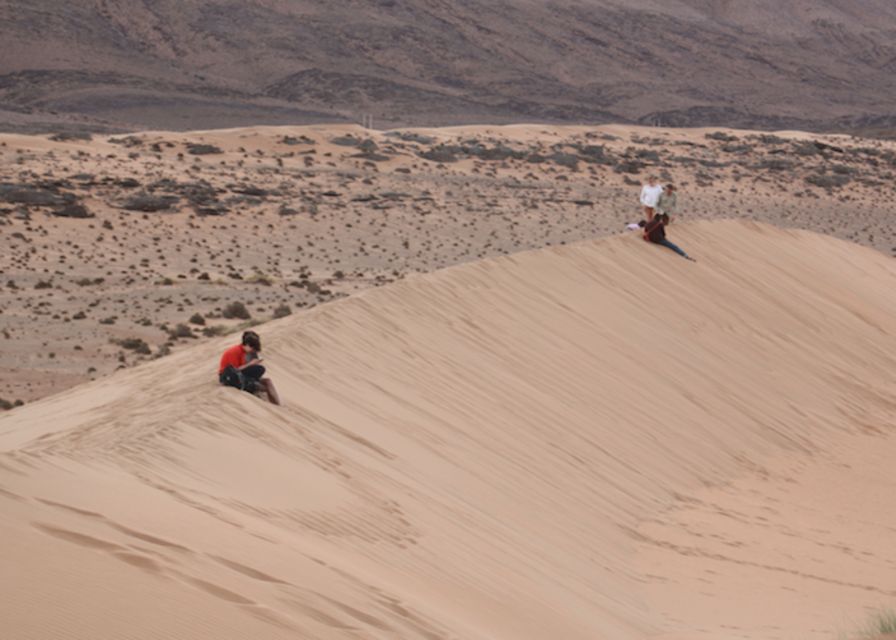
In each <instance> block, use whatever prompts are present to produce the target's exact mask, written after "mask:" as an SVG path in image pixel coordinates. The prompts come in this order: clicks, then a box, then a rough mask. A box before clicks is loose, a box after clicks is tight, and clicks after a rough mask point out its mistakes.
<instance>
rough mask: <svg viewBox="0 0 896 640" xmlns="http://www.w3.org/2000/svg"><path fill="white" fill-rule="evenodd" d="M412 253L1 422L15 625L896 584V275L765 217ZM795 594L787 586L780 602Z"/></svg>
mask: <svg viewBox="0 0 896 640" xmlns="http://www.w3.org/2000/svg"><path fill="white" fill-rule="evenodd" d="M672 235H673V239H674V240H676V241H678V242H680V244H682V245H683V246H684V247H685V248H687V249H689V250H691V251H692V252H693V253H694V254H696V255H698V256H699V258H700V262H698V263H696V264H692V263H689V262H686V261H684V260H681V259H679V258H677V257H676V256H675V255H673V254H672V253H671V252H667V251H665V250H663V249H660V248H657V247H653V246H649V245H646V244H645V243H643V242H641V241H640V240H639V239H638V238H637V237H635V236H631V235H630V236H622V237H614V238H610V239H606V240H600V241H592V242H584V243H579V244H576V245H572V246H567V247H558V248H550V249H545V250H542V251H538V252H531V253H523V254H517V255H513V256H509V257H504V258H497V259H491V260H486V261H480V262H476V263H471V264H467V265H462V266H459V267H454V268H451V269H447V270H443V271H439V272H436V273H433V274H428V275H421V276H412V277H410V278H408V279H406V280H405V281H403V282H400V283H396V284H393V285H390V286H389V287H385V288H381V289H375V290H368V291H365V292H362V293H360V294H358V295H356V296H353V297H350V298H347V299H345V300H341V301H338V302H335V303H332V304H329V305H324V306H322V307H318V308H315V309H312V310H310V311H308V312H305V313H302V314H300V315H296V316H293V317H290V318H286V319H283V320H280V321H277V322H275V323H272V324H270V325H266V326H265V327H263V335H264V338H265V341H266V351H267V357H268V364H269V366H270V369H271V371H272V372H273V375H274V376H275V378H276V380H277V382H278V385H279V387H280V388H281V390H282V394H283V395H284V397H286V398H287V405H286V406H285V407H283V408H275V407H272V406H270V405H267V404H265V403H262V402H260V401H258V400H256V399H254V398H252V397H249V396H248V395H246V394H241V393H239V392H235V391H232V390H225V389H222V388H219V387H217V386H216V385H215V384H214V379H213V370H214V365H215V361H216V359H217V356H218V353H219V351H220V350H221V349H222V348H223V347H225V346H226V345H227V344H228V343H229V341H230V340H232V338H231V339H230V340H228V339H223V340H218V341H212V342H210V343H206V344H203V345H200V346H198V347H196V348H193V349H189V350H186V351H183V352H180V353H177V354H175V355H172V356H170V357H168V358H166V359H164V360H159V361H156V362H153V363H150V364H147V365H145V366H141V367H138V368H136V369H132V370H126V371H121V372H119V373H117V374H115V375H113V376H112V377H110V378H108V379H104V380H100V381H96V382H93V383H90V384H87V385H85V386H82V387H79V388H76V389H73V390H71V391H68V392H66V393H64V394H62V395H58V396H54V397H52V398H48V399H45V400H43V401H40V402H37V403H34V404H31V405H27V406H25V407H23V408H20V409H17V410H15V411H12V412H10V413H8V414H5V415H3V416H0V450H2V451H3V452H4V453H3V454H2V456H0V488H2V489H0V501H2V508H3V510H4V514H5V515H4V518H3V519H0V538H2V540H3V544H2V545H0V566H2V567H3V571H4V579H3V580H2V581H0V585H2V587H0V619H2V620H3V621H4V635H5V636H7V637H14V638H122V637H128V638H175V637H177V638H183V637H190V638H216V639H217V638H223V637H234V638H236V637H262V638H296V637H302V638H431V639H435V638H459V639H460V638H462V639H465V640H466V639H485V638H506V639H514V640H517V639H539V640H540V639H543V638H565V639H586V638H587V639H589V640H590V639H594V638H613V639H617V638H618V639H625V638H647V637H660V638H665V639H672V638H675V639H676V640H679V639H684V638H763V639H767V638H794V637H799V638H830V637H832V636H833V634H834V633H835V632H836V631H837V630H838V629H842V628H849V625H850V623H851V622H853V621H861V620H863V619H864V616H865V613H866V609H867V608H870V607H874V606H879V605H881V604H887V603H890V604H891V603H892V601H893V598H894V597H896V592H894V591H893V585H892V580H891V578H892V576H893V575H894V568H896V554H894V551H893V550H894V548H896V545H894V544H893V543H894V541H896V513H894V512H893V510H892V509H888V508H887V506H888V504H889V500H890V498H891V496H892V495H893V491H894V490H896V477H894V475H893V474H892V459H893V454H894V453H896V440H894V439H893V437H892V432H893V428H894V419H893V416H894V413H896V412H894V409H896V402H894V391H896V386H894V381H893V377H892V372H893V371H894V367H896V362H894V355H893V354H894V353H896V320H894V318H896V297H894V296H893V294H892V291H893V289H894V285H896V264H894V263H893V261H892V259H890V258H887V257H885V256H884V255H882V254H880V253H877V252H875V251H873V250H871V249H866V248H861V247H858V246H856V245H852V244H849V243H846V242H844V241H840V240H836V239H833V238H829V237H825V236H820V235H815V234H812V233H809V232H801V231H785V230H780V229H777V228H774V227H771V226H767V225H763V224H758V223H751V222H714V223H693V224H688V225H681V226H678V227H676V228H675V229H674V233H673V234H672ZM772 604H774V605H775V606H772Z"/></svg>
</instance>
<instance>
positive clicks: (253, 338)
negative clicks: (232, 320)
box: [242, 331, 261, 351]
mask: <svg viewBox="0 0 896 640" xmlns="http://www.w3.org/2000/svg"><path fill="white" fill-rule="evenodd" d="M242 343H243V344H244V345H246V346H247V347H252V348H253V349H255V350H256V351H261V338H260V337H258V334H257V333H255V332H254V331H246V332H244V333H243V342H242Z"/></svg>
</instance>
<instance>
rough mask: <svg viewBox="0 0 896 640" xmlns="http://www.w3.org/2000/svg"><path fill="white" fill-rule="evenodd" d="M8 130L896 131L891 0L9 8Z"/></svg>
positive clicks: (1, 22) (4, 123)
mask: <svg viewBox="0 0 896 640" xmlns="http://www.w3.org/2000/svg"><path fill="white" fill-rule="evenodd" d="M0 60H2V67H0V116H2V117H0V128H2V130H6V131H26V132H46V131H50V130H54V128H55V129H56V130H60V128H66V129H67V130H94V131H116V132H120V131H130V130H133V129H145V128H152V129H166V130H170V129H177V130H191V129H210V128H221V127H236V126H254V125H260V124H309V123H315V122H334V121H347V122H360V121H361V118H362V116H363V115H364V114H370V115H373V116H374V122H375V123H378V124H379V125H381V126H383V127H385V128H394V127H399V126H412V125H413V126H436V125H438V126H444V125H455V124H471V123H484V122H487V123H509V122H517V123H518V122H524V123H525V122H533V121H534V122H555V123H565V124H603V123H614V124H615V123H629V124H648V125H662V126H726V127H738V128H745V127H746V128H754V129H764V130H770V129H802V130H813V131H840V132H850V133H851V132H864V133H868V132H874V133H875V134H876V135H884V134H886V135H892V132H893V131H894V130H896V124H894V123H896V113H894V111H893V95H894V90H896V80H894V78H896V74H894V71H896V6H894V5H893V3H892V2H890V1H889V0H862V2H861V3H858V4H857V3H856V2H854V1H853V0H783V1H772V0H758V1H757V0H754V1H752V2H749V3H743V2H729V1H724V0H563V1H562V2H550V3H544V2H536V1H532V0H514V1H512V2H508V1H505V2H497V3H496V2H486V1H483V0H472V1H469V2H461V3H457V2H453V3H452V2H444V1H442V0H377V1H372V2H357V1H355V0H333V1H330V2H314V1H311V0H241V1H239V2H235V1H233V0H161V1H159V0H153V1H152V2H150V1H149V0H85V1H83V2H78V3H69V4H66V5H64V6H60V4H59V3H58V2H54V1H53V0H28V1H25V0H4V1H3V2H0Z"/></svg>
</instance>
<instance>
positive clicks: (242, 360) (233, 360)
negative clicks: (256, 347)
mask: <svg viewBox="0 0 896 640" xmlns="http://www.w3.org/2000/svg"><path fill="white" fill-rule="evenodd" d="M244 364H246V352H245V351H243V345H241V344H237V345H234V346H232V347H230V348H229V349H228V350H227V351H225V352H224V355H223V356H221V366H220V367H218V375H221V374H222V373H224V369H226V368H227V367H228V366H232V367H235V368H237V369H238V368H240V367H242V366H243V365H244Z"/></svg>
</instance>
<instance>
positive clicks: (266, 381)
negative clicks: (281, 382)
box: [261, 378, 280, 405]
mask: <svg viewBox="0 0 896 640" xmlns="http://www.w3.org/2000/svg"><path fill="white" fill-rule="evenodd" d="M261 384H263V385H264V390H265V392H266V393H267V394H268V400H270V401H271V403H272V404H277V405H279V404H280V396H279V395H278V394H277V390H276V389H275V388H274V381H273V380H271V379H270V378H262V379H261Z"/></svg>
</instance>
